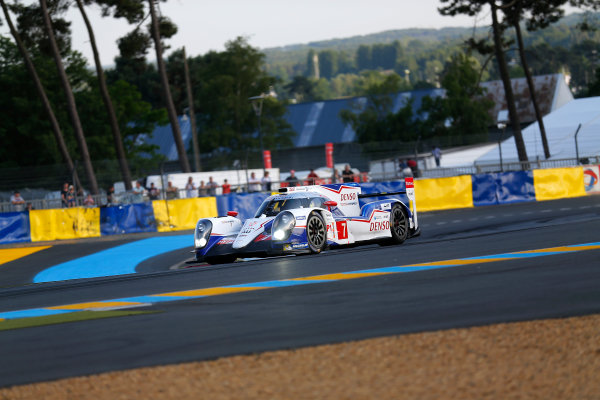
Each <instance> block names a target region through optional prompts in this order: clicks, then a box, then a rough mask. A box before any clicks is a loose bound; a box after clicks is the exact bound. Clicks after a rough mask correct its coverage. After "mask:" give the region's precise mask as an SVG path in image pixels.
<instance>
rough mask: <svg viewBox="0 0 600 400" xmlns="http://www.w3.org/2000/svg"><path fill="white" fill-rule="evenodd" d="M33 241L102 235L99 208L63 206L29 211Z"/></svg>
mask: <svg viewBox="0 0 600 400" xmlns="http://www.w3.org/2000/svg"><path fill="white" fill-rule="evenodd" d="M29 223H30V226H31V241H32V242H41V241H44V240H57V239H77V238H86V237H96V236H100V209H99V208H84V207H73V208H62V209H56V210H31V211H30V212H29Z"/></svg>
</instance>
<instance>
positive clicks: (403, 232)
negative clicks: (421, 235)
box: [390, 203, 408, 244]
mask: <svg viewBox="0 0 600 400" xmlns="http://www.w3.org/2000/svg"><path fill="white" fill-rule="evenodd" d="M390 232H391V234H392V243H393V244H402V243H404V241H405V240H406V238H407V237H408V216H407V215H406V210H405V209H404V207H402V206H401V205H400V204H398V203H396V204H394V206H393V207H392V211H391V212H390Z"/></svg>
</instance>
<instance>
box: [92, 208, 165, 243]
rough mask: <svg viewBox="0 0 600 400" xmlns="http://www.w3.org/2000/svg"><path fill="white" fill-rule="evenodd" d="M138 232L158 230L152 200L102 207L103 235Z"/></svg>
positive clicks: (101, 225)
mask: <svg viewBox="0 0 600 400" xmlns="http://www.w3.org/2000/svg"><path fill="white" fill-rule="evenodd" d="M137 232H156V220H155V219H154V209H153V208H152V203H151V202H146V203H139V204H125V205H120V206H112V207H103V208H101V209H100V233H101V234H102V236H105V235H120V234H123V233H137Z"/></svg>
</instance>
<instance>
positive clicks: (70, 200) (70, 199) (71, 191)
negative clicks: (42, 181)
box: [67, 185, 76, 208]
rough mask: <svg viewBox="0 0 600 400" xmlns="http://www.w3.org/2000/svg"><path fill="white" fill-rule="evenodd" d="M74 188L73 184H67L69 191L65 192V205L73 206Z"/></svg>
mask: <svg viewBox="0 0 600 400" xmlns="http://www.w3.org/2000/svg"><path fill="white" fill-rule="evenodd" d="M75 200H76V199H75V188H74V187H73V185H69V191H68V192H67V207H69V208H70V207H75Z"/></svg>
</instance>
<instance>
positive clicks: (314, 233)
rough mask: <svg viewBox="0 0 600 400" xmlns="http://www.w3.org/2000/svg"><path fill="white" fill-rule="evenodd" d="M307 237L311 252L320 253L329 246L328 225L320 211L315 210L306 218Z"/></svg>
mask: <svg viewBox="0 0 600 400" xmlns="http://www.w3.org/2000/svg"><path fill="white" fill-rule="evenodd" d="M306 238H307V239H308V248H309V249H310V252H311V253H320V252H321V251H323V250H325V247H326V246H327V225H325V221H324V220H323V217H322V216H321V214H319V213H318V212H315V211H313V212H312V213H310V215H309V216H308V219H307V220H306Z"/></svg>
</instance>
